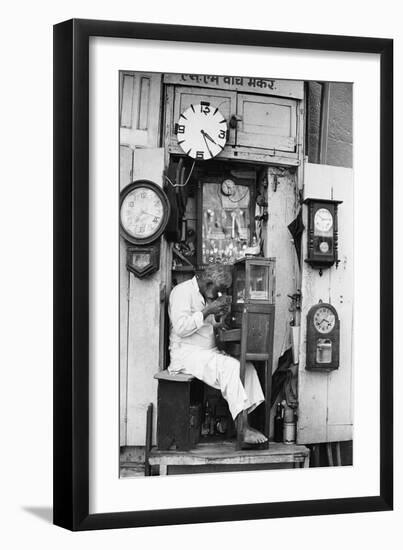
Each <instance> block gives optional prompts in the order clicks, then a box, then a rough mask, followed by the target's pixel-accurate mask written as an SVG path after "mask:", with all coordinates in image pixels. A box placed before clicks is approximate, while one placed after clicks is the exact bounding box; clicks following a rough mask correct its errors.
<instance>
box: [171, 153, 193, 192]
mask: <svg viewBox="0 0 403 550" xmlns="http://www.w3.org/2000/svg"><path fill="white" fill-rule="evenodd" d="M195 164H196V161H195V160H194V161H193V164H192V168H191V169H190V172H189V175H188V177H187V179H186V181H185V183H173V182H172V181H171V180H170V179H169V177H168V176H165V179H166V180H167V181H168V183H170V184H171V185H172V187H185V185H187V184H188V183H189V180H190V178H191V176H192V173H193V169H194V167H195Z"/></svg>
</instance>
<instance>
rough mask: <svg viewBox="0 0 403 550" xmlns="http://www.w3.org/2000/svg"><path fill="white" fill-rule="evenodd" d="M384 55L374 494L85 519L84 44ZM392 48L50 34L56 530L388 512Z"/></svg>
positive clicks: (89, 31)
mask: <svg viewBox="0 0 403 550" xmlns="http://www.w3.org/2000/svg"><path fill="white" fill-rule="evenodd" d="M93 36H101V37H116V38H137V39H147V40H168V41H181V42H189V43H190V42H199V43H214V44H226V45H238V46H240V45H242V46H262V47H277V48H294V49H309V50H327V51H333V52H362V53H375V54H379V55H380V59H381V64H380V88H381V89H380V94H381V96H380V97H381V125H380V140H381V143H380V182H381V189H380V215H381V218H380V232H381V235H380V237H381V257H380V306H381V309H380V360H381V368H380V403H379V407H380V409H379V410H380V419H381V423H380V490H379V494H376V495H373V496H369V497H368V496H366V497H354V498H341V499H327V500H325V501H323V500H310V501H295V502H294V501H292V502H278V503H258V504H257V503H256V504H242V505H228V506H227V505H225V506H215V507H199V508H177V509H163V510H152V511H132V512H116V513H101V514H90V513H89V443H88V442H89V284H90V281H89V257H90V254H89V252H90V250H89V179H88V174H89V155H88V152H89V124H88V121H89V39H90V37H93ZM392 117H393V40H391V39H385V38H361V37H353V36H327V35H313V34H299V33H289V32H269V31H255V30H254V31H252V30H244V29H229V28H228V29H223V28H207V27H193V26H178V25H159V24H147V23H128V22H115V21H96V20H79V19H73V20H70V21H66V22H63V23H60V24H57V25H55V27H54V523H55V524H56V525H59V526H62V527H65V528H67V529H71V530H90V529H105V528H120V527H139V526H152V525H168V524H185V523H203V522H217V521H220V522H221V521H234V520H248V519H260V518H277V517H292V516H306V515H323V514H339V513H352V512H371V511H380V510H391V509H392V507H393V417H392V412H393V239H392V236H393V215H392V213H393V118H392Z"/></svg>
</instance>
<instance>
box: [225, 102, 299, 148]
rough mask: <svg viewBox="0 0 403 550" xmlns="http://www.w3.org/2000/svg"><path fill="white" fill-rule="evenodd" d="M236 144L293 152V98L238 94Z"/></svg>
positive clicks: (294, 123)
mask: <svg viewBox="0 0 403 550" xmlns="http://www.w3.org/2000/svg"><path fill="white" fill-rule="evenodd" d="M237 114H238V116H239V118H240V120H239V123H238V131H237V140H236V141H237V145H239V146H241V147H258V148H263V149H275V150H277V151H288V152H295V147H296V135H297V102H296V101H295V100H293V99H283V98H279V97H269V96H263V95H256V94H238V106H237Z"/></svg>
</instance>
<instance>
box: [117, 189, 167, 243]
mask: <svg viewBox="0 0 403 550" xmlns="http://www.w3.org/2000/svg"><path fill="white" fill-rule="evenodd" d="M169 214H170V205H169V201H168V199H167V196H166V194H165V193H164V191H163V190H162V189H161V187H159V186H158V185H157V184H156V183H153V182H152V181H148V180H138V181H135V182H133V183H131V184H130V185H128V186H127V187H126V188H125V189H123V190H122V192H121V195H120V229H121V233H122V236H123V237H124V238H125V239H126V240H127V241H129V242H130V243H132V244H149V243H151V242H153V241H155V240H157V239H158V237H159V236H160V235H161V234H162V233H163V231H164V229H165V227H166V224H167V222H168V219H169Z"/></svg>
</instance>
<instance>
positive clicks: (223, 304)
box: [202, 296, 230, 319]
mask: <svg viewBox="0 0 403 550" xmlns="http://www.w3.org/2000/svg"><path fill="white" fill-rule="evenodd" d="M229 308H230V306H229V304H228V303H227V300H226V297H225V296H222V297H221V298H218V299H217V300H214V301H213V302H210V303H209V304H207V305H206V307H205V308H204V309H203V311H202V313H203V318H204V319H205V318H206V317H208V316H209V315H225V314H226V313H228V312H229Z"/></svg>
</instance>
